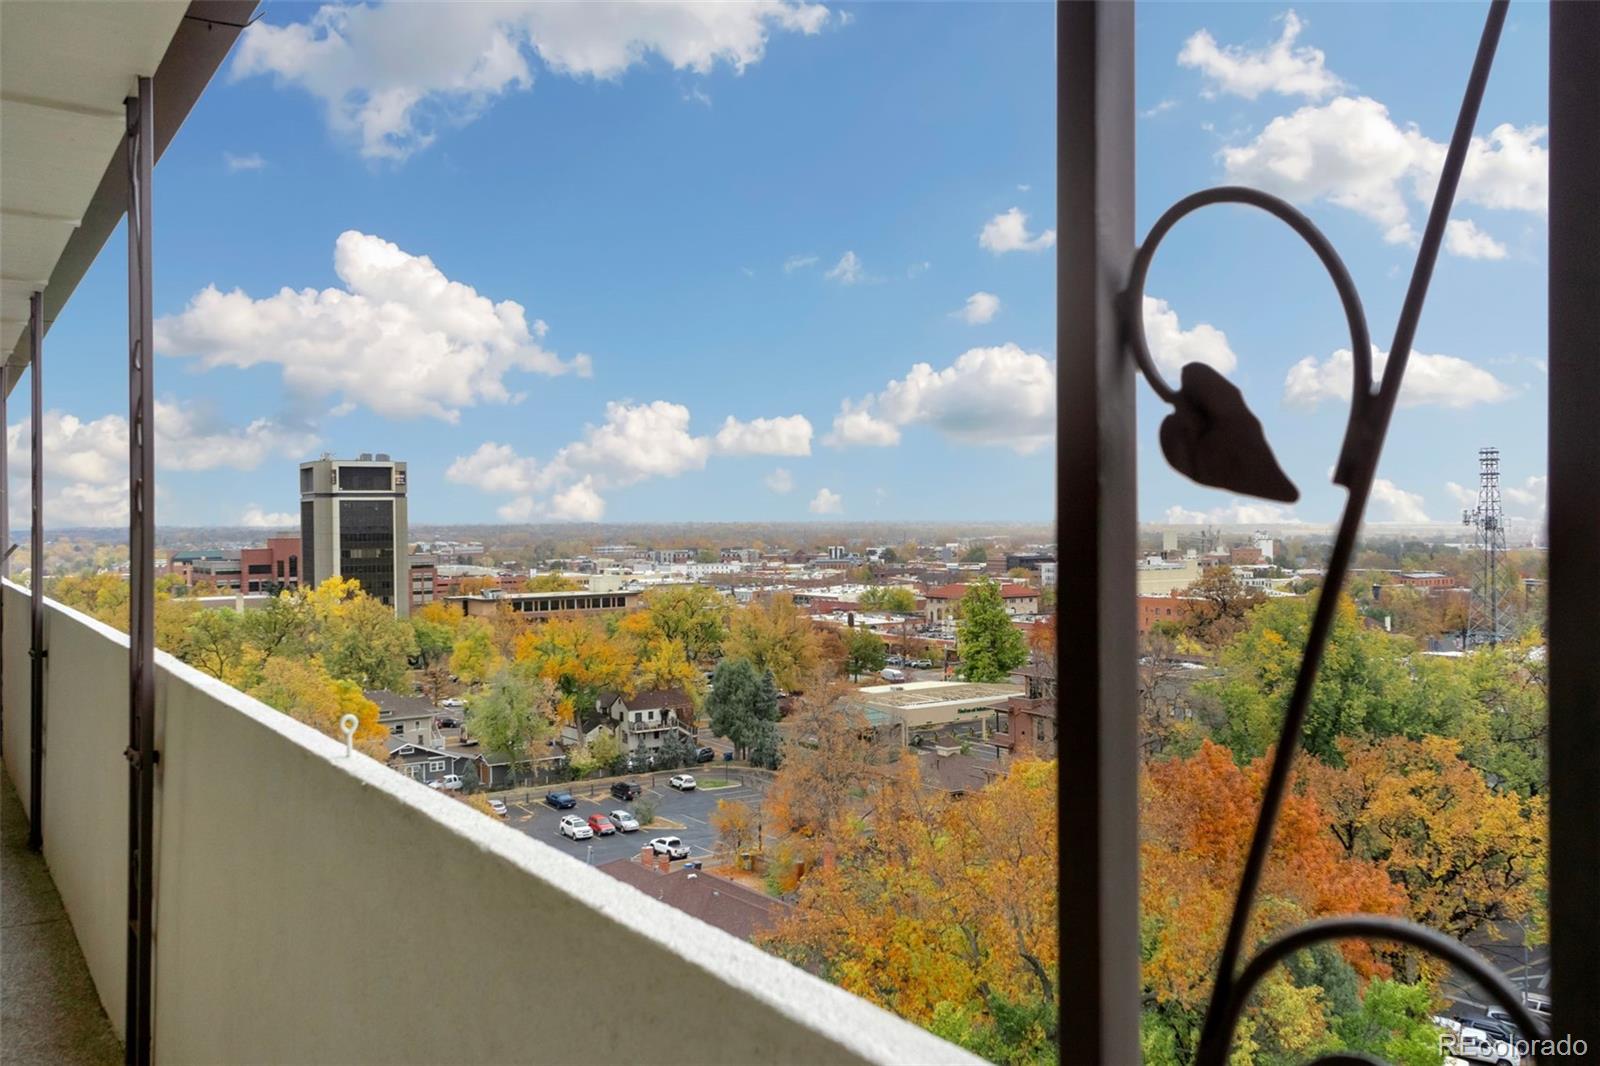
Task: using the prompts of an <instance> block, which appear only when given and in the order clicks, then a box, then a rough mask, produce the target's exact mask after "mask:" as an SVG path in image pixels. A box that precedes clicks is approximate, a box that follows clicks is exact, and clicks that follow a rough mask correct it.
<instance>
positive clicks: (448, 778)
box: [428, 774, 466, 792]
mask: <svg viewBox="0 0 1600 1066" xmlns="http://www.w3.org/2000/svg"><path fill="white" fill-rule="evenodd" d="M428 787H429V788H440V789H444V790H445V791H446V792H460V791H461V790H462V789H463V788H465V787H466V783H465V782H463V781H462V780H461V775H460V774H445V775H444V776H443V777H441V778H439V779H438V780H437V781H429V782H428Z"/></svg>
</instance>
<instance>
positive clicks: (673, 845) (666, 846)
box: [650, 837, 689, 859]
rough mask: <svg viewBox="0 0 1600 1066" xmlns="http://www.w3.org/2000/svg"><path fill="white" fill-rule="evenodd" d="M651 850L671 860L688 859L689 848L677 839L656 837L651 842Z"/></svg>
mask: <svg viewBox="0 0 1600 1066" xmlns="http://www.w3.org/2000/svg"><path fill="white" fill-rule="evenodd" d="M650 850H651V851H653V852H655V853H656V854H657V855H665V856H667V857H668V858H670V859H687V858H688V857H689V848H688V846H687V845H685V844H684V842H683V841H681V840H679V839H678V838H677V837H656V838H655V839H654V840H652V841H650Z"/></svg>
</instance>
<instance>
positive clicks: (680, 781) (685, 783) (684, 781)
mask: <svg viewBox="0 0 1600 1066" xmlns="http://www.w3.org/2000/svg"><path fill="white" fill-rule="evenodd" d="M667 784H669V785H671V786H672V787H673V788H675V789H677V790H678V791H679V792H693V791H694V775H693V774H675V775H673V777H672V779H671V780H669V781H668V782H667Z"/></svg>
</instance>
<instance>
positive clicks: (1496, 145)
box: [1221, 96, 1549, 243]
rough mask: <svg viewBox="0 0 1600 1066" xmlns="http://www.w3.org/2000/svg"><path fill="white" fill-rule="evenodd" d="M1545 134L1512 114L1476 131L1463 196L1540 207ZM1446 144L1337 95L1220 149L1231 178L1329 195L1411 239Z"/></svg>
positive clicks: (1297, 195) (1360, 100) (1287, 192)
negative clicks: (1482, 132) (1515, 121)
mask: <svg viewBox="0 0 1600 1066" xmlns="http://www.w3.org/2000/svg"><path fill="white" fill-rule="evenodd" d="M1544 137H1545V130H1544V128H1543V127H1540V126H1526V127H1522V128H1520V129H1519V128H1517V127H1515V126H1511V125H1509V124H1503V125H1500V126H1497V127H1495V128H1494V129H1493V130H1492V131H1490V133H1489V136H1488V137H1474V138H1473V139H1472V141H1471V143H1470V145H1469V147H1468V150H1467V159H1466V163H1465V165H1464V167H1463V170H1462V177H1461V185H1460V188H1459V190H1458V191H1457V196H1456V200H1457V202H1458V203H1464V204H1477V205H1479V206H1481V207H1487V208H1492V209H1499V210H1520V211H1531V212H1535V213H1538V214H1543V212H1544V211H1545V206H1546V201H1547V199H1548V191H1549V153H1548V151H1546V149H1545V148H1544V147H1543V145H1542V144H1540V142H1541V141H1542V140H1543V139H1544ZM1445 151H1446V146H1445V145H1444V144H1442V143H1440V142H1438V141H1434V140H1430V139H1429V138H1427V137H1425V136H1423V134H1422V132H1421V131H1420V130H1418V129H1417V128H1416V127H1415V126H1409V127H1407V128H1405V129H1402V128H1401V127H1399V126H1398V125H1396V124H1395V123H1394V121H1393V120H1392V119H1391V118H1390V117H1389V111H1388V109H1387V108H1386V107H1384V106H1383V105H1382V104H1380V103H1378V101H1376V100H1373V99H1372V98H1370V97H1366V96H1361V97H1350V96H1340V97H1336V98H1335V99H1333V100H1330V101H1328V102H1327V103H1326V104H1322V105H1320V106H1307V107H1302V108H1300V109H1299V110H1298V111H1295V112H1294V113H1293V114H1289V115H1280V116H1278V117H1277V118H1275V119H1273V120H1272V121H1271V122H1269V123H1267V125H1266V128H1265V129H1263V130H1262V131H1261V133H1260V134H1259V135H1258V136H1257V137H1256V138H1255V139H1254V140H1253V141H1250V142H1249V143H1248V144H1243V145H1237V146H1233V147H1227V148H1224V149H1222V152H1221V158H1222V164H1223V169H1224V170H1225V171H1226V172H1227V175H1228V178H1229V179H1230V180H1232V181H1235V182H1238V183H1241V184H1247V185H1254V186H1256V187H1258V188H1261V189H1264V190H1266V191H1267V192H1271V193H1276V194H1277V195H1279V196H1282V197H1284V198H1285V199H1288V200H1291V201H1294V202H1296V203H1310V202H1313V201H1316V200H1326V201H1328V202H1329V203H1331V204H1335V205H1337V206H1339V207H1344V208H1347V209H1349V210H1351V211H1355V212H1356V213H1358V214H1361V215H1364V216H1365V217H1367V218H1370V219H1371V220H1372V221H1374V222H1376V223H1377V224H1378V225H1379V226H1380V227H1382V229H1383V234H1384V239H1385V240H1387V241H1389V242H1391V243H1404V242H1409V241H1412V240H1414V239H1415V238H1416V230H1415V229H1414V228H1413V226H1412V201H1413V200H1415V201H1416V202H1418V203H1424V204H1425V203H1428V202H1430V201H1431V199H1432V197H1433V192H1434V188H1435V187H1436V186H1437V185H1438V182H1439V172H1440V169H1441V168H1442V167H1443V165H1444V156H1445ZM1408 194H1409V198H1408Z"/></svg>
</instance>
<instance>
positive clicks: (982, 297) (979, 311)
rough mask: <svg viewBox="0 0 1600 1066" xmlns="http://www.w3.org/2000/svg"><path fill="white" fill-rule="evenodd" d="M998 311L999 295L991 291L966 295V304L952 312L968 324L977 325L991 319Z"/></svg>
mask: <svg viewBox="0 0 1600 1066" xmlns="http://www.w3.org/2000/svg"><path fill="white" fill-rule="evenodd" d="M999 311H1000V297H998V296H996V295H995V294H994V293H992V292H975V293H973V294H972V295H971V296H968V297H967V304H966V306H965V307H963V308H962V309H961V310H959V311H955V312H952V313H953V314H955V315H958V316H960V318H961V320H962V321H963V322H966V323H967V324H968V325H969V326H979V325H982V324H983V323H985V322H990V321H993V319H994V316H995V315H996V314H998V313H999Z"/></svg>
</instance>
